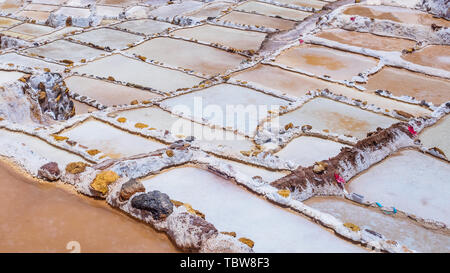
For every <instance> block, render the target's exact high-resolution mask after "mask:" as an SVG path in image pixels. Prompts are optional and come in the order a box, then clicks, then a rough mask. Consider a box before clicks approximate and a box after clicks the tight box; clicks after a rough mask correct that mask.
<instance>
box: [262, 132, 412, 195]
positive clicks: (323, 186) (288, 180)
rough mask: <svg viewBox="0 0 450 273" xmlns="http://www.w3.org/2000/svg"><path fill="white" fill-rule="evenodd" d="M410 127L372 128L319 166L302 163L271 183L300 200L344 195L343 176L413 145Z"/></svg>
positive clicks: (345, 177)
mask: <svg viewBox="0 0 450 273" xmlns="http://www.w3.org/2000/svg"><path fill="white" fill-rule="evenodd" d="M408 127H409V125H408V124H407V123H396V124H394V125H392V126H391V127H389V128H387V129H384V130H381V129H379V130H377V132H371V133H369V134H368V137H367V138H365V139H363V140H360V141H358V142H357V143H356V144H355V146H354V147H352V148H348V147H345V148H342V149H341V152H340V153H339V154H338V155H337V156H335V157H333V158H330V159H328V160H324V161H322V162H320V168H317V166H316V165H317V163H316V164H314V165H313V166H310V167H299V168H297V169H296V170H294V171H293V172H292V173H291V174H289V175H287V176H285V177H282V178H280V179H278V180H276V181H274V182H272V183H271V184H272V186H274V187H276V188H278V189H289V190H290V191H291V192H294V193H293V196H294V197H295V198H296V199H299V200H305V199H307V198H310V197H312V196H315V195H342V194H343V188H342V185H341V184H340V183H339V182H340V181H341V179H342V178H343V179H345V180H347V181H348V180H349V179H350V178H352V177H353V176H355V175H356V174H358V173H359V172H361V171H363V170H365V169H367V168H369V167H370V166H372V165H373V164H375V163H377V162H379V161H381V160H382V159H384V158H385V157H387V156H389V155H390V154H391V153H393V152H395V151H397V150H398V149H400V148H403V147H407V146H413V138H414V135H413V134H412V133H411V132H410V131H409V130H408ZM344 183H345V182H344Z"/></svg>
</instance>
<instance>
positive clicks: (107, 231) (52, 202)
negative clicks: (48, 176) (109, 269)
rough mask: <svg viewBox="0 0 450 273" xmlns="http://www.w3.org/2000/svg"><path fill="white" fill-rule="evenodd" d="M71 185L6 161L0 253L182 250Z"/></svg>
mask: <svg viewBox="0 0 450 273" xmlns="http://www.w3.org/2000/svg"><path fill="white" fill-rule="evenodd" d="M67 187H68V186H64V185H62V184H56V185H55V184H50V183H42V182H40V181H39V180H37V179H33V178H31V177H29V176H25V175H24V174H22V173H21V172H19V170H16V169H15V168H14V167H13V166H12V165H10V164H9V163H7V162H5V161H4V160H0V195H1V197H2V198H0V219H1V221H0V252H71V251H75V250H77V249H78V246H79V247H80V248H79V250H80V251H81V252H178V251H179V250H177V248H176V247H175V246H174V245H173V244H172V243H171V242H170V240H169V239H168V237H167V236H166V235H165V234H164V233H159V232H157V231H155V230H153V229H152V228H151V227H150V226H148V225H146V224H144V223H142V222H139V221H137V220H135V219H133V218H131V217H129V216H127V215H125V214H124V213H122V212H120V211H118V210H115V209H113V208H111V207H109V206H108V205H107V204H106V202H105V201H103V200H94V199H91V198H88V197H85V196H81V195H79V194H77V193H75V192H71V191H70V190H69V189H68V188H67ZM66 188H67V189H66ZM78 243H79V245H78Z"/></svg>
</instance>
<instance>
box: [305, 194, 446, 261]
mask: <svg viewBox="0 0 450 273" xmlns="http://www.w3.org/2000/svg"><path fill="white" fill-rule="evenodd" d="M304 203H305V204H306V205H308V206H310V207H313V208H315V209H318V210H320V211H322V212H325V213H328V214H331V215H333V216H334V217H336V218H338V219H340V220H341V221H342V222H344V223H353V224H356V225H358V226H359V227H360V228H364V229H370V230H373V231H376V232H378V233H380V234H382V235H383V236H385V237H386V238H387V239H390V240H395V241H397V242H399V243H400V244H403V245H405V246H406V247H408V248H410V249H413V250H415V251H419V252H447V253H448V252H450V236H449V234H445V233H444V232H441V231H433V230H430V229H427V228H425V227H422V226H421V225H420V224H418V223H415V222H414V221H413V220H411V219H408V218H404V217H398V216H390V215H385V214H383V213H382V212H380V211H375V209H371V208H367V207H363V206H359V205H356V204H355V203H352V202H350V201H346V200H344V199H341V198H333V197H313V198H311V199H308V200H307V201H305V202H304Z"/></svg>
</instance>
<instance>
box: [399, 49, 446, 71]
mask: <svg viewBox="0 0 450 273" xmlns="http://www.w3.org/2000/svg"><path fill="white" fill-rule="evenodd" d="M449 56H450V46H445V45H430V46H426V47H425V48H423V49H421V50H418V51H414V52H413V53H411V54H406V55H403V56H402V58H403V59H405V60H407V61H410V62H412V63H416V64H420V65H424V66H430V67H434V68H439V69H442V70H446V71H450V57H449Z"/></svg>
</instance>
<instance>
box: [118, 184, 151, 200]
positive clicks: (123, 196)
mask: <svg viewBox="0 0 450 273" xmlns="http://www.w3.org/2000/svg"><path fill="white" fill-rule="evenodd" d="M137 192H145V187H144V185H142V183H141V182H139V181H136V180H135V179H130V180H129V181H128V182H126V183H124V184H123V185H122V188H121V189H120V197H119V198H120V201H122V202H123V201H125V200H128V199H130V197H131V196H132V195H133V194H135V193H137Z"/></svg>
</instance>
